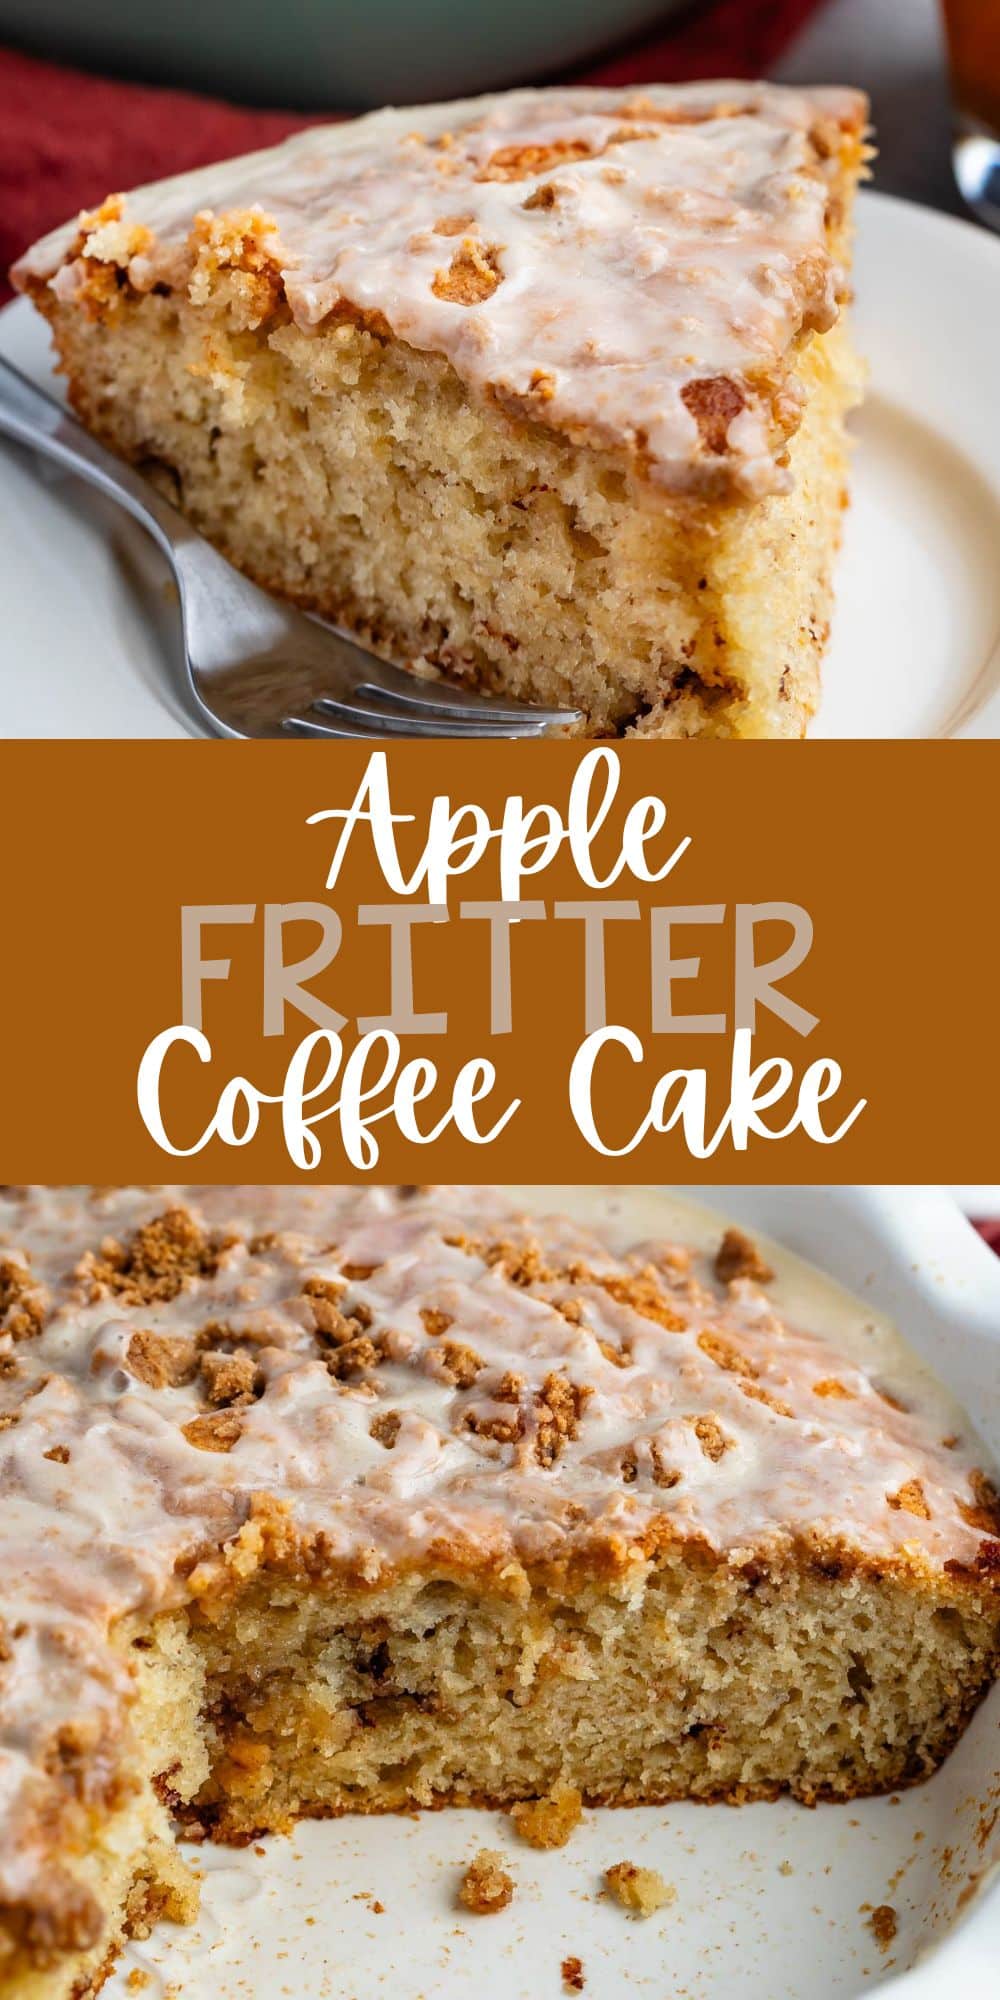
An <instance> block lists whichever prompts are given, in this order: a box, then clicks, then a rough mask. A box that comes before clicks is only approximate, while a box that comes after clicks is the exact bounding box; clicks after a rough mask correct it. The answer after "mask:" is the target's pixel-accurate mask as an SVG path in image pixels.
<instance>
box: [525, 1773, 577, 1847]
mask: <svg viewBox="0 0 1000 2000" xmlns="http://www.w3.org/2000/svg"><path fill="white" fill-rule="evenodd" d="M510 1816H511V1819H512V1820H513V1822H514V1825H515V1827H516V1828H517V1831H518V1833H519V1834H520V1836H521V1839H522V1840H526V1841H527V1843H528V1845H529V1847H565V1845H566V1842H567V1841H568V1839H569V1837H570V1834H571V1833H573V1832H574V1830H575V1829H576V1827H578V1826H579V1824H580V1821H581V1819H582V1817H583V1799H582V1797H581V1795H580V1793H579V1792H578V1791H577V1790H576V1788H575V1786H573V1785H563V1784H557V1785H553V1787H552V1790H551V1792H549V1793H548V1794H547V1796H546V1797H545V1798H544V1799H523V1800H521V1801H519V1803H518V1804H517V1805H513V1806H511V1809H510Z"/></svg>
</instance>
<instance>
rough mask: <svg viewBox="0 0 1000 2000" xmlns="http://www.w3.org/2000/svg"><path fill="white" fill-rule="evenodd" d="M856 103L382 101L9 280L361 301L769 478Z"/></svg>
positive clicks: (708, 486) (750, 474)
mask: <svg viewBox="0 0 1000 2000" xmlns="http://www.w3.org/2000/svg"><path fill="white" fill-rule="evenodd" d="M866 111H867V107H866V104H865V100H864V99H863V98H862V97H861V96H859V95H858V94H857V93H856V92H852V91H846V90H809V91H803V90H796V89H790V88H787V87H782V86H780V85H772V84H763V83H749V82H748V83H725V84H722V85H720V84H718V83H693V84H682V85H661V86H651V87H650V89H649V90H648V91H646V92H644V93H643V94H642V95H641V96H637V95H636V94H635V92H634V91H628V90H611V89H566V88H563V87H559V88H554V89H549V90H540V91H539V90H523V91H512V92H508V93H507V94H506V95H504V96H500V97H493V98H481V99H477V100H472V101H469V102H466V103H458V104H445V105H429V106H421V107H420V111H419V114H418V116H419V121H420V129H419V131H414V130H413V114H411V113H406V112H397V111H381V112H377V113H374V114H373V115H371V116H369V117H367V118H363V119H358V120H355V121H353V122H350V123H345V124H339V125H335V126H330V127H327V128H320V129H317V128H315V127H314V128H312V129H310V130H309V131H306V132H303V133H301V134H298V135H296V136H295V137H293V138H291V139H289V140H288V141H286V143H285V144H284V145H283V146H280V147H277V148H275V149H273V150H272V151H271V152H267V153H263V154H257V155H254V156H252V157H251V158H250V159H248V160H245V161H242V160H235V161H229V162H225V163H223V164H222V165H219V166H213V167H209V168H204V169H200V170H199V171H198V172H196V173H194V174H189V175H182V176H179V177H178V178H176V179H174V180H172V181H166V182H162V183H160V184H158V185H156V186H154V187H151V188H146V189H141V190H138V191H137V192H136V193H134V194H132V195H129V196H128V197H125V198H122V197H120V196H119V197H115V198H114V200H113V201H112V202H109V203H106V204H105V205H104V207H103V208H102V209H100V210H98V211H95V212H94V214H92V215H89V216H84V217H82V218H80V220H79V222H78V223H75V224H73V225H70V226H68V227H67V228H66V229H64V230H62V231H60V232H56V233H55V234H54V235H53V236H52V237H49V238H46V239H45V241H44V242H43V243H41V244H39V245H36V247H35V249H34V250H32V251H31V252H29V253H28V255H27V256H26V257H25V258H23V259H22V260H21V263H20V264H19V265H18V267H17V269H16V272H15V279H16V281H17V282H19V283H21V284H22V285H27V284H29V283H37V282H38V281H39V280H42V281H50V282H52V283H53V285H54V286H55V288H56V290H57V292H58V293H59V294H60V296H62V297H65V298H67V299H69V300H73V299H74V298H76V299H78V300H79V303H80V307H81V309H82V310H84V311H90V312H94V313H96V314H98V315H101V314H103V313H113V312H114V311H116V310H117V309H118V305H119V302H120V296H121V286H122V284H123V283H126V282H127V283H128V284H129V285H131V286H132V287H133V288H134V289H135V290H137V291H140V292H141V291H146V290H149V289H151V288H152V287H153V286H154V285H156V284H158V283H160V284H166V285H167V286H168V287H176V288H177V289H183V288H184V287H185V286H186V287H187V289H188V291H189V293H190V295H191V297H192V298H193V299H194V300H195V301H196V303H199V304H205V303H208V302H210V300H211V296H212V287H213V284H214V283H215V282H216V281H217V279H218V274H219V273H220V272H222V273H225V274H227V276H229V277H230V278H231V275H232V274H233V273H237V274H238V275H239V282H240V285H241V288H242V295H243V296H244V305H245V311H246V315H247V323H248V324H251V325H259V324H261V323H262V321H263V320H264V319H265V318H266V317H267V315H268V314H269V313H274V312H275V311H276V310H277V309H278V308H279V307H280V308H281V309H282V310H285V309H290V311H291V313H292V314H293V316H294V318H295V319H296V320H297V321H298V322H299V324H301V325H303V326H306V327H316V326H322V325H323V324H324V323H325V322H326V323H334V322H335V321H336V320H337V319H338V318H341V317H348V318H352V319H354V320H355V322H356V323H357V324H358V325H359V326H362V327H367V328H369V329H371V330H372V331H374V332H376V333H378V334H379V335H382V334H386V335H395V336H396V337H397V338H399V339H402V340H405V341H407V342H408V343H409V344H410V345H412V346H415V347H418V348H422V349H424V350H428V351H435V352H439V353H443V354H444V355H446V356H447V357H448V359H449V360H450V361H451V362H452V364H453V366H454V367H455V368H456V370H457V371H458V373H459V374H460V375H461V376H462V377H463V379H464V380H465V381H466V382H467V383H468V384H469V386H470V387H471V388H472V389H473V390H474V391H476V392H478V393H480V394H482V395H484V396H487V397H489V398H494V399H499V400H500V401H502V402H504V403H505V404H508V405H510V406H512V407H513V408H514V409H515V410H516V409H518V408H520V407H523V408H525V409H526V410H527V411H528V412H529V413H530V414H532V415H534V416H536V418H537V419H538V420H539V421H544V422H545V423H546V424H548V425H551V426H554V427H556V428H558V429H562V430H564V431H566V432H568V433H569V434H570V435H573V436H578V435H580V434H581V433H582V434H584V435H586V437H587V438H588V439H590V440H594V439H596V440H597V441H598V442H600V443H612V444H615V445H618V446H621V447H622V448H624V449H625V450H626V452H627V453H628V454H629V455H630V456H631V457H632V459H633V461H634V462H635V464H636V466H637V469H638V470H639V472H640V474H641V475H642V476H643V477H644V478H648V479H651V480H653V481H655V482H659V483H660V484H661V485H662V486H664V487H666V488H668V489H671V490H687V491H696V492H701V491H704V492H706V493H710V494H714V493H718V492H723V493H729V492H735V493H749V494H751V495H754V496H760V495H764V494H766V493H769V492H777V491H782V490H784V489H785V488H786V487H787V484H788V479H789V474H788V471H787V465H786V454H785V447H786V445H787V441H788V437H789V435H790V434H791V432H792V431H793V430H794V429H795V427H796V426H797V424H798V422H799V421H800V415H801V411H800V407H799V398H798V395H797V393H796V390H795V382H794V375H793V369H794V363H795V358H796V354H797V352H798V349H799V348H800V346H801V344H802V342H803V341H804V340H805V339H807V338H808V337H809V335H810V334H811V333H813V332H817V331H818V332H823V331H825V330H826V329H828V328H829V327H830V326H832V324H833V323H834V321H835V320H836V318H837V315H838V312H839V309H840V301H841V298H842V297H843V295H844V293H845V290H846V287H845V282H844V278H843V274H842V273H841V272H840V271H839V270H838V269H837V267H836V265H835V263H834V259H833V254H832V250H831V245H830V241H829V239H828V232H829V229H830V227H831V226H832V223H833V222H834V221H835V219H836V218H837V217H838V215H840V213H841V212H842V210H843V207H844V202H845V198H846V194H847V190H848V186H849V184H850V182H851V181H852V180H853V178H854V177H855V175H856V174H857V172H858V170H859V169H860V167H861V164H862V161H863V157H864V148H863V143H862V140H863V130H864V122H865V117H866ZM449 237H450V238H453V239H460V240H459V241H457V246H456V249H455V251H454V254H453V255H452V257H451V259H450V260H443V259H442V255H441V252H442V244H443V242H445V241H447V239H448V238H449ZM456 308H458V310H456Z"/></svg>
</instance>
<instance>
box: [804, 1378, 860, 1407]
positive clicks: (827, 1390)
mask: <svg viewBox="0 0 1000 2000" xmlns="http://www.w3.org/2000/svg"><path fill="white" fill-rule="evenodd" d="M853 1394H854V1392H853V1390H851V1389H848V1388H847V1386H846V1384H845V1383H843V1382H839V1381H838V1380H837V1377H836V1375H824V1377H823V1380H822V1381H821V1382H814V1383H813V1395H814V1396H837V1397H839V1398H840V1400H841V1401H842V1402H845V1403H849V1402H851V1401H852V1400H853Z"/></svg>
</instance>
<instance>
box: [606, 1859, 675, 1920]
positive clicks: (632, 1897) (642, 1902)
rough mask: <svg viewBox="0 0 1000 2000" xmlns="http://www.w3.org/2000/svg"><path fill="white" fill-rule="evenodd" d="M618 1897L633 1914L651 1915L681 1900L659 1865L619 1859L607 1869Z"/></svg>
mask: <svg viewBox="0 0 1000 2000" xmlns="http://www.w3.org/2000/svg"><path fill="white" fill-rule="evenodd" d="M604 1880H605V1881H606V1883H607V1885H608V1888H609V1889H610V1891H611V1894H612V1895H613V1896H614V1898H615V1901H616V1902H618V1903H620V1904H621V1906H622V1909H623V1910H627V1911H628V1913H629V1915H630V1916H632V1917H651V1916H653V1915H654V1914H655V1912H656V1911H657V1910H662V1909H665V1908H666V1907H667V1905H668V1904H670V1903H674V1902H676V1900H677V1891H676V1889H675V1888H674V1885H673V1883H672V1882H665V1881H664V1879H663V1876H662V1875H661V1874H660V1872H659V1869H657V1868H639V1867H637V1866H636V1863H635V1862H634V1861H616V1862H615V1863H614V1865H613V1867H611V1868H606V1869H605V1870H604Z"/></svg>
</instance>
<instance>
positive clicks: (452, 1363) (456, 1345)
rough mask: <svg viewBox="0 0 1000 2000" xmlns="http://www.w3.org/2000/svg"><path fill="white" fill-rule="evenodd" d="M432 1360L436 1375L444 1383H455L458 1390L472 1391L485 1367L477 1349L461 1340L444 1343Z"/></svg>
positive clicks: (436, 1349) (435, 1352) (445, 1341)
mask: <svg viewBox="0 0 1000 2000" xmlns="http://www.w3.org/2000/svg"><path fill="white" fill-rule="evenodd" d="M431 1358H432V1360H433V1361H434V1363H435V1369H434V1372H435V1374H436V1375H438V1376H440V1377H441V1379H442V1380H443V1381H445V1382H451V1383H453V1384H454V1386H455V1388H456V1389H471V1387H472V1384H473V1382H474V1381H475V1380H476V1377H477V1376H478V1375H479V1374H480V1373H481V1371H482V1369H483V1367H484V1365H485V1364H484V1362H483V1360H482V1357H481V1356H480V1355H478V1354H477V1353H476V1350H475V1348H474V1347H467V1346H466V1345H465V1343H464V1342H463V1341H460V1340H444V1341H442V1343H441V1346H440V1347H436V1348H435V1349H434V1352H433V1355H432V1357H431Z"/></svg>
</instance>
